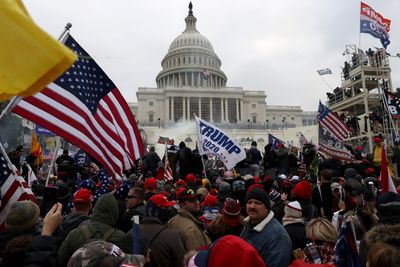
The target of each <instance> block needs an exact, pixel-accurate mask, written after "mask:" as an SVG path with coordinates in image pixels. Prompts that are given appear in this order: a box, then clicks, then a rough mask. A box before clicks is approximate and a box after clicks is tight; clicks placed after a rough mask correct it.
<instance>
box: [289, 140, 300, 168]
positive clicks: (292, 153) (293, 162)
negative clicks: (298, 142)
mask: <svg viewBox="0 0 400 267" xmlns="http://www.w3.org/2000/svg"><path fill="white" fill-rule="evenodd" d="M288 162H289V165H288V166H289V170H288V173H289V174H290V175H293V174H295V173H297V169H298V167H299V149H298V148H297V147H295V146H292V147H290V150H289V154H288Z"/></svg>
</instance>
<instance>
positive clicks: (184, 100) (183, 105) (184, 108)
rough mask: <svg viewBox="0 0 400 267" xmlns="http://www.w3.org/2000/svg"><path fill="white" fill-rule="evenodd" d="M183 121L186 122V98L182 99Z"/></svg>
mask: <svg viewBox="0 0 400 267" xmlns="http://www.w3.org/2000/svg"><path fill="white" fill-rule="evenodd" d="M182 102H183V104H182V113H183V114H182V119H183V120H186V97H182Z"/></svg>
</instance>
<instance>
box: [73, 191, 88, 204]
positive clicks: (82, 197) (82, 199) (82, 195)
mask: <svg viewBox="0 0 400 267" xmlns="http://www.w3.org/2000/svg"><path fill="white" fill-rule="evenodd" d="M92 201H93V195H92V193H91V192H90V191H89V190H87V189H85V188H82V189H80V190H78V191H77V192H76V193H75V195H74V197H73V201H72V202H74V203H89V202H92Z"/></svg>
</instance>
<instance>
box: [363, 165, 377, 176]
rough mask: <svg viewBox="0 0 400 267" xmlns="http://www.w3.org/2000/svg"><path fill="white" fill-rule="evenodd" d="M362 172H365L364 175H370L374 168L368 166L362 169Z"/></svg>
mask: <svg viewBox="0 0 400 267" xmlns="http://www.w3.org/2000/svg"><path fill="white" fill-rule="evenodd" d="M364 172H365V174H366V175H372V174H374V173H375V170H374V168H371V167H369V168H366V169H365V170H364Z"/></svg>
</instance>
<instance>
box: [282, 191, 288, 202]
mask: <svg viewBox="0 0 400 267" xmlns="http://www.w3.org/2000/svg"><path fill="white" fill-rule="evenodd" d="M281 199H282V201H286V200H287V194H286V193H282V194H281Z"/></svg>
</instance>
